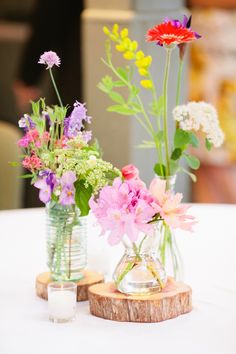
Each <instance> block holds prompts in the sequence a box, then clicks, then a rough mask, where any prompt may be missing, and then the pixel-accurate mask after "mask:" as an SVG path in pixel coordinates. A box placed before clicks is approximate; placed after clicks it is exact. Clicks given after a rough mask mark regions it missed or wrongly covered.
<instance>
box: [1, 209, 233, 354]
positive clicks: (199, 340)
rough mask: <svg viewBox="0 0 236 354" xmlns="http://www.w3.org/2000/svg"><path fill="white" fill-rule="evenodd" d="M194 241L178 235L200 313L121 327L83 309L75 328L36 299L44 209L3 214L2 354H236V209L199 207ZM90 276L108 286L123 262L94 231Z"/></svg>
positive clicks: (42, 256) (41, 262)
mask: <svg viewBox="0 0 236 354" xmlns="http://www.w3.org/2000/svg"><path fill="white" fill-rule="evenodd" d="M191 212H192V214H194V215H195V216H196V217H197V218H198V220H199V223H198V224H197V225H196V227H195V232H194V233H193V234H190V233H187V232H177V241H178V244H179V247H180V249H181V253H182V256H183V260H184V265H185V282H186V283H187V284H189V285H190V286H191V287H192V289H193V310H192V312H191V313H189V314H186V315H182V316H180V317H178V318H176V319H172V320H169V321H165V322H161V323H154V324H139V323H120V322H112V321H108V320H103V319H100V318H96V317H94V316H92V315H90V314H89V307H88V303H87V302H83V303H78V304H77V307H78V314H77V318H76V320H75V321H74V322H72V323H67V324H53V323H51V322H49V320H48V313H47V302H46V301H44V300H42V299H39V298H37V297H36V295H35V289H34V286H35V277H36V275H37V274H38V273H40V272H42V271H45V270H46V265H45V264H46V252H45V218H44V209H41V208H39V209H25V210H15V211H2V212H0V354H45V353H46V354H52V353H55V354H75V353H76V354H77V353H88V354H90V353H94V354H95V353H96V354H116V353H117V354H118V353H119V354H120V353H124V354H129V353H132V354H133V353H135V354H141V353H142V354H147V353H156V354H159V353H160V354H167V353H168V354H177V353H179V354H235V353H236V276H235V273H236V256H235V254H236V206H235V205H210V204H209V205H207V204H205V205H200V204H199V205H193V206H192V208H191ZM88 253H89V268H90V269H96V270H99V271H103V272H105V274H106V277H107V279H109V277H110V275H111V272H112V270H113V269H114V267H115V265H116V263H117V261H118V260H119V258H120V256H121V254H122V248H121V247H119V246H116V247H113V248H111V247H110V246H108V245H107V243H106V240H105V238H103V237H98V234H97V229H96V228H91V229H90V232H89V239H88Z"/></svg>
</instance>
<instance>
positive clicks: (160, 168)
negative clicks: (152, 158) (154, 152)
mask: <svg viewBox="0 0 236 354" xmlns="http://www.w3.org/2000/svg"><path fill="white" fill-rule="evenodd" d="M153 169H154V172H155V173H156V174H157V175H158V176H163V175H164V176H165V175H166V167H165V165H162V164H160V163H156V164H155V166H154V168H153Z"/></svg>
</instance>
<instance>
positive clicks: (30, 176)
mask: <svg viewBox="0 0 236 354" xmlns="http://www.w3.org/2000/svg"><path fill="white" fill-rule="evenodd" d="M33 177H34V175H33V174H31V173H27V174H26V175H22V176H18V178H33Z"/></svg>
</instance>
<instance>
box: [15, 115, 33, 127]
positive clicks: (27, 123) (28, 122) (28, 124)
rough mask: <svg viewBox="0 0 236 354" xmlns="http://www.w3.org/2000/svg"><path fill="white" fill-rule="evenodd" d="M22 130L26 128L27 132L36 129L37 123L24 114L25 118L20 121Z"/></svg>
mask: <svg viewBox="0 0 236 354" xmlns="http://www.w3.org/2000/svg"><path fill="white" fill-rule="evenodd" d="M18 125H19V127H20V128H24V130H25V131H28V130H30V129H34V128H35V123H34V122H33V121H32V119H31V118H30V116H29V115H28V114H24V116H23V117H21V119H20V120H19V121H18Z"/></svg>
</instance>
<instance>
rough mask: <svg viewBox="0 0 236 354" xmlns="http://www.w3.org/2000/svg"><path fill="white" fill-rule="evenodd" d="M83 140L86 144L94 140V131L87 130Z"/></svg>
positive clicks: (83, 133)
mask: <svg viewBox="0 0 236 354" xmlns="http://www.w3.org/2000/svg"><path fill="white" fill-rule="evenodd" d="M82 138H83V140H84V142H85V143H86V144H87V143H88V142H89V141H90V140H91V139H92V131H91V130H86V131H84V132H82Z"/></svg>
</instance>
